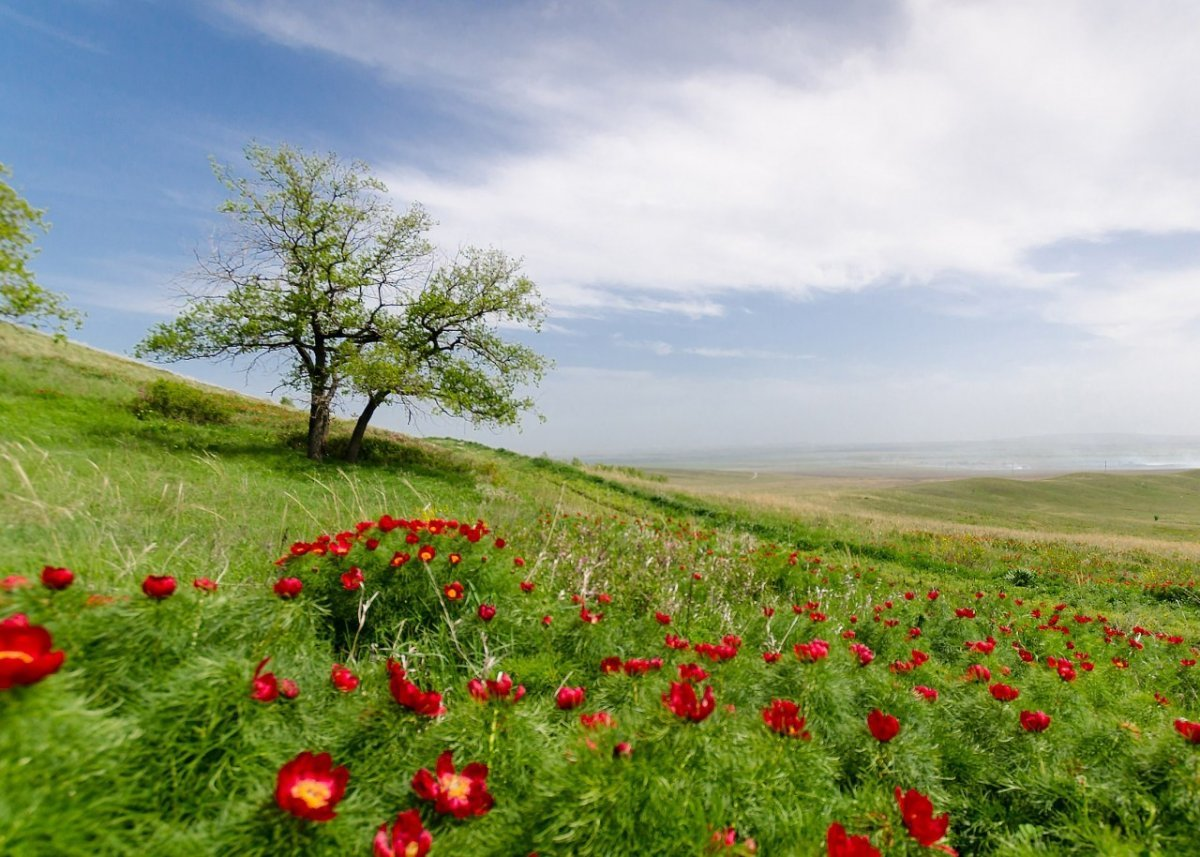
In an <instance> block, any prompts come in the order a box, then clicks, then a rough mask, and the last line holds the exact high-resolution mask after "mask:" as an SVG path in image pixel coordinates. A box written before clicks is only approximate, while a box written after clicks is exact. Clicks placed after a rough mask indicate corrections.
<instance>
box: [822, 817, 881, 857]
mask: <svg viewBox="0 0 1200 857" xmlns="http://www.w3.org/2000/svg"><path fill="white" fill-rule="evenodd" d="M825 849H826V853H827V854H828V857H881V855H880V852H879V849H878V848H875V847H873V846H872V845H871V840H870V839H868V838H867V837H866V836H847V835H846V829H845V828H844V827H842V826H841V825H840V824H838V823H837V822H836V821H835V822H834V823H833V824H831V825H829V830H827V831H826V832H825Z"/></svg>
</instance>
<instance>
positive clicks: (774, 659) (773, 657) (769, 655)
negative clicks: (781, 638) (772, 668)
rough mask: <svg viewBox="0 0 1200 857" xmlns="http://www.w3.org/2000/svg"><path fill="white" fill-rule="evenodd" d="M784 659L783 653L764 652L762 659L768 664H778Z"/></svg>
mask: <svg viewBox="0 0 1200 857" xmlns="http://www.w3.org/2000/svg"><path fill="white" fill-rule="evenodd" d="M782 657H783V652H763V653H762V659H763V660H764V661H765V662H766V663H768V664H774V663H778V662H779V659H780V658H782Z"/></svg>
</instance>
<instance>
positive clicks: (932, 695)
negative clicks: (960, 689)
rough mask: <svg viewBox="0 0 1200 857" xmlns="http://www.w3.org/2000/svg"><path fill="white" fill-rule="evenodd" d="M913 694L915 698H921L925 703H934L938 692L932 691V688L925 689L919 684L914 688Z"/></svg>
mask: <svg viewBox="0 0 1200 857" xmlns="http://www.w3.org/2000/svg"><path fill="white" fill-rule="evenodd" d="M913 693H915V694H916V695H917V696H920V697H923V698H924V699H925V700H926V701H927V702H936V701H937V698H938V692H937V691H936V690H934V689H933V688H932V687H926V686H925V685H923V684H919V685H917V686H916V687H914V688H913Z"/></svg>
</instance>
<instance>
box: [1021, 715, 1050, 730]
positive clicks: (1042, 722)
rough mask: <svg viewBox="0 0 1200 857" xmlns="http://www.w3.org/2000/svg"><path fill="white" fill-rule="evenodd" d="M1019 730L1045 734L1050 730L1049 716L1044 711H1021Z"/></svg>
mask: <svg viewBox="0 0 1200 857" xmlns="http://www.w3.org/2000/svg"><path fill="white" fill-rule="evenodd" d="M1021 728H1022V729H1024V730H1025V731H1026V732H1045V731H1046V730H1047V729H1048V728H1050V715H1049V714H1047V713H1046V712H1044V711H1022V712H1021Z"/></svg>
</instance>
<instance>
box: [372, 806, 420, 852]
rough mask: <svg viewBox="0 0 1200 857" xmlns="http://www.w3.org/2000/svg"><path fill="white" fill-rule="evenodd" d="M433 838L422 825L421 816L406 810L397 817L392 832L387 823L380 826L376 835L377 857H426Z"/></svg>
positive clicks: (413, 811) (413, 810)
mask: <svg viewBox="0 0 1200 857" xmlns="http://www.w3.org/2000/svg"><path fill="white" fill-rule="evenodd" d="M432 844H433V836H432V835H431V834H430V833H429V831H428V830H426V829H425V828H424V826H423V825H422V824H421V814H420V813H419V812H417V811H416V810H415V809H406V810H405V811H404V812H402V813H400V814H399V815H397V816H396V821H395V822H394V823H393V824H392V832H391V834H389V833H388V827H387V823H386V822H385V823H384V824H381V825H379V830H378V831H377V832H376V833H375V843H374V850H375V857H425V855H426V854H428V853H429V846H430V845H432Z"/></svg>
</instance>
